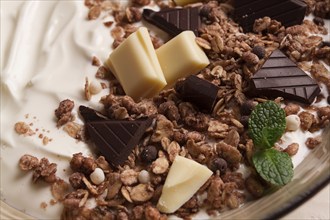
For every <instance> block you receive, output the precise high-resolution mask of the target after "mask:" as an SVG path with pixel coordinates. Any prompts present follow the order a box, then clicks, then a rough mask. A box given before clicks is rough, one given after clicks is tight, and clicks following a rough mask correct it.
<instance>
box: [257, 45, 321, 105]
mask: <svg viewBox="0 0 330 220" xmlns="http://www.w3.org/2000/svg"><path fill="white" fill-rule="evenodd" d="M320 91H321V90H320V88H319V86H318V84H317V83H316V81H315V80H314V79H312V78H311V77H309V76H308V75H307V74H306V73H305V72H304V71H302V70H301V69H299V68H298V67H297V65H296V64H295V63H294V62H292V61H291V60H290V59H289V58H287V57H286V56H285V54H284V53H282V52H281V51H280V50H275V51H274V52H273V53H272V54H271V55H270V57H269V58H268V60H267V61H266V62H265V63H264V65H263V66H262V67H261V68H260V69H259V70H258V71H257V72H256V74H255V75H254V76H253V77H252V83H251V93H252V95H254V96H266V97H269V98H276V97H283V98H285V99H291V100H294V101H298V102H302V103H307V104H311V103H312V102H313V101H314V99H315V97H316V96H317V95H318V94H319V93H320Z"/></svg>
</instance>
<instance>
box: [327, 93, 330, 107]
mask: <svg viewBox="0 0 330 220" xmlns="http://www.w3.org/2000/svg"><path fill="white" fill-rule="evenodd" d="M327 101H328V104H329V105H330V95H329V96H328V98H327Z"/></svg>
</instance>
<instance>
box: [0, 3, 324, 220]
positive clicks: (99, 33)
mask: <svg viewBox="0 0 330 220" xmlns="http://www.w3.org/2000/svg"><path fill="white" fill-rule="evenodd" d="M87 13H88V9H87V8H86V7H85V6H84V4H83V2H82V1H60V0H59V1H40V2H38V1H1V102H2V103H1V184H0V186H1V189H0V190H1V191H0V193H1V200H3V201H4V202H6V203H7V204H9V205H10V206H13V207H14V208H16V209H18V210H20V211H22V212H25V213H27V214H29V215H31V216H33V217H36V218H38V219H56V218H59V216H60V214H61V212H62V209H63V208H62V206H61V205H60V204H55V205H48V206H47V208H46V209H43V208H41V207H40V205H41V204H42V203H44V202H46V203H50V202H51V200H52V199H53V196H52V195H51V192H50V190H49V187H48V186H46V185H43V184H33V183H32V181H31V173H23V172H22V171H21V170H20V169H19V167H18V161H19V159H20V157H21V156H22V155H23V154H26V153H28V154H31V155H34V156H36V157H38V158H42V157H47V158H48V159H49V160H50V161H51V162H55V163H57V165H58V168H57V170H58V171H57V175H58V176H59V177H61V178H63V179H67V178H68V176H69V175H70V174H71V171H70V168H69V161H70V159H71V157H72V155H73V154H74V153H78V152H82V153H83V154H84V155H91V154H92V151H91V149H90V147H89V146H88V145H87V144H86V143H84V142H83V141H77V140H75V139H73V138H72V137H70V136H69V135H68V134H67V133H66V132H65V131H63V130H62V129H59V128H57V127H56V119H55V116H54V110H55V109H56V108H57V106H58V103H59V102H60V101H61V100H64V99H67V98H69V99H71V100H74V101H75V104H76V105H75V108H74V110H73V114H74V115H75V116H76V117H77V110H78V109H77V108H78V106H79V105H88V106H91V107H93V108H95V109H101V108H102V105H101V104H100V103H99V100H100V98H101V97H102V96H103V95H106V94H108V90H107V89H104V90H103V91H102V92H101V93H99V94H97V95H95V96H92V100H91V101H86V100H85V99H84V96H83V92H84V91H83V86H84V85H83V84H84V82H85V77H88V78H89V79H91V80H93V79H94V78H95V76H94V73H95V72H96V70H97V67H95V66H92V65H91V58H92V57H93V56H96V57H98V58H100V59H101V60H102V61H105V60H106V59H107V57H108V55H109V53H110V52H111V51H112V49H111V44H112V42H113V38H112V37H111V35H110V33H109V29H108V28H106V27H105V26H104V25H100V23H101V22H100V20H95V21H88V20H87V19H86V16H87ZM100 19H101V18H100ZM321 89H322V93H323V94H324V96H325V97H327V96H328V94H327V91H326V88H325V86H322V88H321ZM326 105H328V104H327V103H326V101H322V102H319V103H317V106H318V107H320V106H326ZM18 121H24V122H26V123H28V124H30V127H31V128H32V130H33V131H34V132H35V134H34V135H32V136H22V135H20V136H19V135H18V134H17V133H16V132H15V130H14V124H15V123H16V122H18ZM77 121H78V122H79V118H77V120H76V122H77ZM320 133H321V132H315V133H310V132H303V131H301V130H300V129H299V130H298V131H296V132H287V133H286V134H285V135H284V136H283V137H282V141H283V143H281V145H282V146H287V145H288V144H290V143H292V142H296V143H298V144H299V146H300V147H299V151H298V154H297V155H295V156H293V157H292V159H293V163H294V166H297V165H298V164H299V163H300V162H301V161H302V160H303V159H304V157H305V156H306V155H307V154H308V152H309V150H308V149H307V148H306V146H305V143H304V142H305V140H306V138H307V137H315V136H317V135H319V134H320ZM44 136H47V137H48V138H49V140H50V141H49V143H48V144H46V145H45V144H43V141H42V137H44Z"/></svg>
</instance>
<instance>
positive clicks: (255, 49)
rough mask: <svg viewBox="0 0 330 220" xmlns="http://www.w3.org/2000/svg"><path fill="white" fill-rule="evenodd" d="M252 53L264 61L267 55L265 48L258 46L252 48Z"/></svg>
mask: <svg viewBox="0 0 330 220" xmlns="http://www.w3.org/2000/svg"><path fill="white" fill-rule="evenodd" d="M252 53H254V54H255V55H257V56H258V58H259V59H262V58H264V57H265V55H266V50H265V48H264V47H262V46H259V45H256V46H254V47H253V48H252Z"/></svg>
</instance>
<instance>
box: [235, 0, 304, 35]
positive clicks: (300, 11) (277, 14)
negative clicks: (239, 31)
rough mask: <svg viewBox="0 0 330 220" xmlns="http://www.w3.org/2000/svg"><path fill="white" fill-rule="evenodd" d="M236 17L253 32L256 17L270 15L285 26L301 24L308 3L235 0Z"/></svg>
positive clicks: (244, 28) (272, 0)
mask: <svg viewBox="0 0 330 220" xmlns="http://www.w3.org/2000/svg"><path fill="white" fill-rule="evenodd" d="M234 7H235V12H234V19H235V20H236V21H237V22H238V23H239V24H240V25H241V26H242V28H243V30H244V31H245V32H251V31H252V29H253V24H254V21H255V20H256V19H259V18H263V17H266V16H267V17H270V18H271V19H274V20H277V21H279V22H281V23H282V25H284V26H285V27H289V26H293V25H297V24H301V22H302V21H303V20H304V17H305V13H306V8H307V5H306V4H305V3H304V2H303V1H301V0H269V1H266V0H235V2H234Z"/></svg>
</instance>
